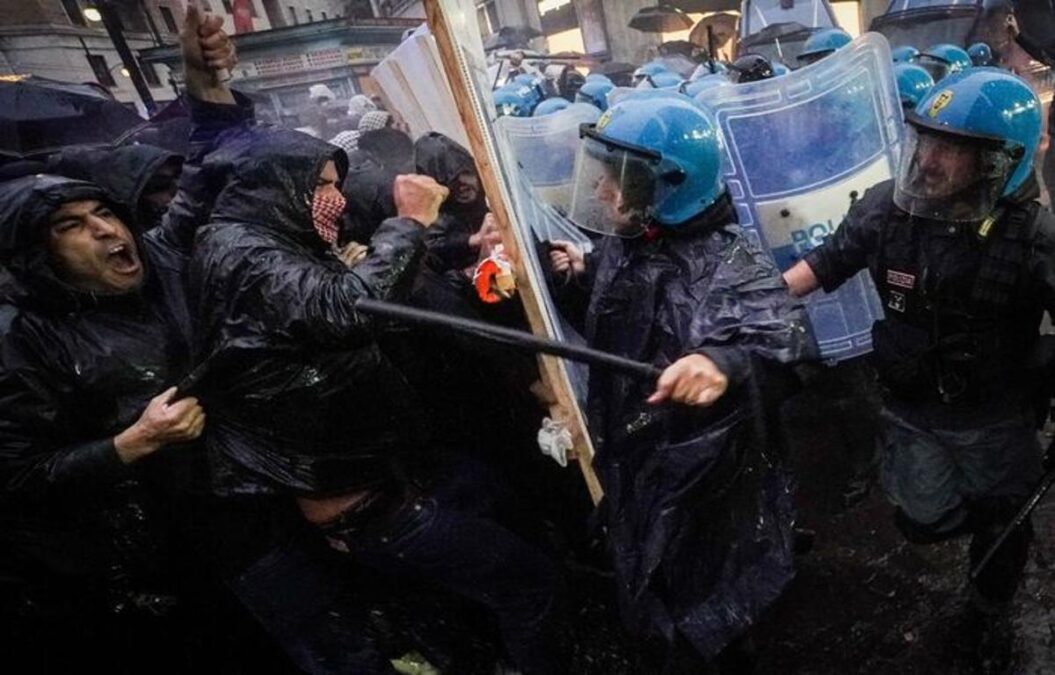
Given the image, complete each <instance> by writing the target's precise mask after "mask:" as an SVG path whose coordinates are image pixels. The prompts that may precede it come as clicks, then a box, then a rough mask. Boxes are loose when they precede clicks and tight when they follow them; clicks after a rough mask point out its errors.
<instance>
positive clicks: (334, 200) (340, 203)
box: [311, 193, 346, 246]
mask: <svg viewBox="0 0 1055 675" xmlns="http://www.w3.org/2000/svg"><path fill="white" fill-rule="evenodd" d="M345 203H346V202H345V199H344V196H343V195H341V194H340V193H337V194H331V195H324V196H320V195H316V196H315V199H314V201H312V204H311V218H312V222H313V223H314V224H315V231H316V232H318V233H319V236H320V237H322V240H323V241H325V242H326V243H327V244H329V245H331V246H333V245H334V244H336V243H337V219H338V218H340V217H341V214H342V213H344V206H345Z"/></svg>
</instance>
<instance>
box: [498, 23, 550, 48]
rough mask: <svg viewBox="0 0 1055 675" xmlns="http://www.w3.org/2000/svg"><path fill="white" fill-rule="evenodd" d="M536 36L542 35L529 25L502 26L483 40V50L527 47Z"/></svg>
mask: <svg viewBox="0 0 1055 675" xmlns="http://www.w3.org/2000/svg"><path fill="white" fill-rule="evenodd" d="M537 37H542V33H540V32H539V31H538V30H536V29H535V28H532V27H531V26H502V27H501V28H499V29H498V32H497V33H492V34H491V35H489V36H488V38H487V39H486V40H484V51H493V50H495V49H516V48H518V47H527V45H528V42H530V41H531V40H533V39H534V38H537Z"/></svg>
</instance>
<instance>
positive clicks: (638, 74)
mask: <svg viewBox="0 0 1055 675" xmlns="http://www.w3.org/2000/svg"><path fill="white" fill-rule="evenodd" d="M669 72H670V67H669V66H667V64H665V63H663V62H662V61H650V62H649V63H646V64H645V65H643V66H640V67H639V68H638V69H637V70H635V71H634V79H633V85H632V86H635V87H636V86H637V85H639V84H641V81H642V80H644V79H645V78H646V77H651V76H653V75H655V74H657V73H669Z"/></svg>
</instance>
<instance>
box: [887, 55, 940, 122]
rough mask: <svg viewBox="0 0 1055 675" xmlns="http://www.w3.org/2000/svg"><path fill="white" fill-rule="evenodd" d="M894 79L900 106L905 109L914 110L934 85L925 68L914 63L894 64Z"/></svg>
mask: <svg viewBox="0 0 1055 675" xmlns="http://www.w3.org/2000/svg"><path fill="white" fill-rule="evenodd" d="M894 80H895V81H897V91H898V95H899V96H900V97H901V107H902V108H904V109H905V110H906V111H909V110H914V109H915V107H916V105H917V104H918V103H919V102H920V101H921V100H922V99H923V97H924V96H926V95H927V94H928V93H929V92H930V90H931V87H933V86H934V78H933V77H931V76H930V73H928V72H927V69H926V68H924V67H922V66H917V65H916V64H915V63H896V64H894Z"/></svg>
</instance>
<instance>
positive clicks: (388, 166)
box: [340, 127, 431, 244]
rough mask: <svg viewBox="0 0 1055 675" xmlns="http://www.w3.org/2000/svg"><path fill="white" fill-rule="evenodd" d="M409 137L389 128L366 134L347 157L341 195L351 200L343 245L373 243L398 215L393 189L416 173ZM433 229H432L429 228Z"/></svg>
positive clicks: (342, 236) (343, 226)
mask: <svg viewBox="0 0 1055 675" xmlns="http://www.w3.org/2000/svg"><path fill="white" fill-rule="evenodd" d="M413 154H414V152H413V145H412V142H411V140H410V137H409V136H407V135H406V134H405V133H403V132H402V131H400V130H398V129H392V128H390V127H388V128H385V129H375V130H373V131H366V132H364V133H363V134H362V135H360V137H359V147H358V149H356V150H355V151H353V152H351V153H350V154H349V155H348V175H347V176H346V177H345V179H344V185H343V186H342V188H341V191H342V192H343V193H344V197H345V199H347V200H348V208H347V213H346V216H345V219H344V223H343V225H342V227H341V242H340V243H342V244H343V243H346V242H348V241H357V242H359V243H361V244H364V243H366V242H368V241H370V238H371V237H373V236H374V232H376V231H377V228H378V227H379V226H380V225H381V223H382V222H384V220H385V219H386V218H393V217H395V215H396V203H395V200H394V199H393V196H392V185H393V183H394V182H395V180H396V176H398V175H399V174H401V173H413V171H414V162H413ZM430 229H431V228H430Z"/></svg>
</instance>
